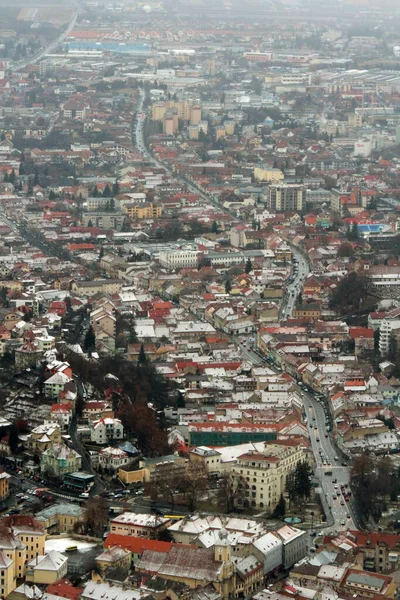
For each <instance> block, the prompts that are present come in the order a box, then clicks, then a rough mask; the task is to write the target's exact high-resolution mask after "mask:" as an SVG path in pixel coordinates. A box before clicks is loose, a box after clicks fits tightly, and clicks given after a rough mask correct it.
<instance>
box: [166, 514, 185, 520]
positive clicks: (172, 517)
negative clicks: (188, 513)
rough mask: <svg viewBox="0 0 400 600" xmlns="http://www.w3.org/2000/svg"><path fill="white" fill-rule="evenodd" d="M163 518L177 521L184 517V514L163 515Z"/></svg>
mask: <svg viewBox="0 0 400 600" xmlns="http://www.w3.org/2000/svg"><path fill="white" fill-rule="evenodd" d="M164 519H171V520H175V521H178V520H179V519H186V517H185V515H164Z"/></svg>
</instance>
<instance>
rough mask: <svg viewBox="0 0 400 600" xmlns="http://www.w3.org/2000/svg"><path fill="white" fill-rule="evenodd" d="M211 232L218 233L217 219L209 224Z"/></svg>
mask: <svg viewBox="0 0 400 600" xmlns="http://www.w3.org/2000/svg"><path fill="white" fill-rule="evenodd" d="M211 233H218V223H217V221H213V224H212V225H211Z"/></svg>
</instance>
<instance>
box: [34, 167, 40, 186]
mask: <svg viewBox="0 0 400 600" xmlns="http://www.w3.org/2000/svg"><path fill="white" fill-rule="evenodd" d="M35 185H39V172H38V170H37V168H36V169H35V175H34V177H33V186H35Z"/></svg>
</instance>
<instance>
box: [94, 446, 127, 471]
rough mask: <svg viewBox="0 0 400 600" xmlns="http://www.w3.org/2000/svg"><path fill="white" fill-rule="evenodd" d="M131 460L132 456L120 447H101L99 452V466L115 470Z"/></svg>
mask: <svg viewBox="0 0 400 600" xmlns="http://www.w3.org/2000/svg"><path fill="white" fill-rule="evenodd" d="M131 462H132V458H131V457H130V456H129V455H128V453H127V452H124V451H123V450H121V449H120V448H113V447H112V446H108V447H107V448H102V449H101V450H100V452H99V466H100V467H102V468H103V469H109V470H111V471H116V470H117V469H119V468H121V467H123V466H125V465H128V464H129V463H131Z"/></svg>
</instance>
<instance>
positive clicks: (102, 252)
mask: <svg viewBox="0 0 400 600" xmlns="http://www.w3.org/2000/svg"><path fill="white" fill-rule="evenodd" d="M103 256H104V247H103V246H100V251H99V262H100V261H101V259H102V258H103Z"/></svg>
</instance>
